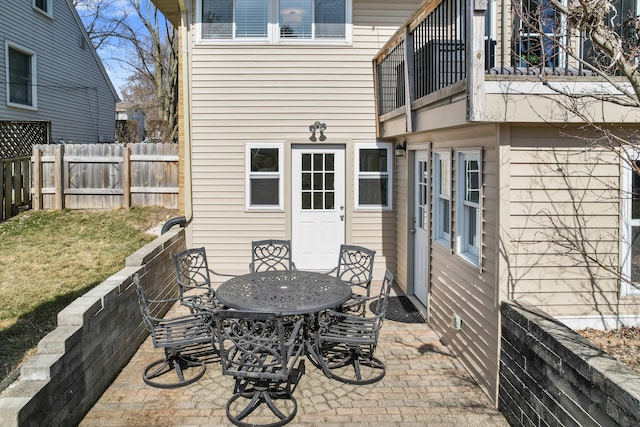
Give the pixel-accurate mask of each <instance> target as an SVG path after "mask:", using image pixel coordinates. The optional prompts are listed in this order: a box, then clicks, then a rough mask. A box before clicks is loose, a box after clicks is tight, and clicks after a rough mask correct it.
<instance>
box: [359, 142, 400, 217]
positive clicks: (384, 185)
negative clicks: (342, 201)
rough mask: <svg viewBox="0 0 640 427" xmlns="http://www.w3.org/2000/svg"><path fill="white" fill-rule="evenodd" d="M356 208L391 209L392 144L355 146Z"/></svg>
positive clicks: (362, 144)
mask: <svg viewBox="0 0 640 427" xmlns="http://www.w3.org/2000/svg"><path fill="white" fill-rule="evenodd" d="M355 148H356V152H355V158H356V167H355V173H356V177H355V182H356V187H355V206H356V208H360V209H363V208H364V209H367V208H373V209H380V208H383V209H390V208H391V190H392V189H393V186H392V182H391V176H392V175H391V160H392V158H393V156H392V153H391V148H392V146H391V144H388V143H376V142H372V143H359V144H356V146H355Z"/></svg>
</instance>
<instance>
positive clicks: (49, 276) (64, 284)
mask: <svg viewBox="0 0 640 427" xmlns="http://www.w3.org/2000/svg"><path fill="white" fill-rule="evenodd" d="M175 215H177V212H176V211H171V210H167V209H162V208H132V209H130V210H124V209H120V210H110V211H70V210H64V211H40V212H35V211H27V212H24V213H22V214H20V215H19V216H17V217H15V218H12V219H10V220H8V221H6V222H3V223H0V382H1V381H2V380H4V379H6V378H7V377H10V376H11V373H12V372H14V371H15V370H16V369H17V368H18V367H19V366H20V364H21V363H22V362H24V360H26V359H27V358H28V357H29V356H30V355H32V354H33V353H34V352H35V348H36V346H37V344H38V341H40V339H42V338H43V337H44V336H45V335H46V334H47V333H49V332H51V331H52V330H53V329H55V327H56V317H57V314H58V312H59V311H60V310H62V309H63V308H64V307H66V306H67V305H69V303H71V302H72V301H73V300H74V299H76V298H77V297H79V296H81V295H82V294H84V293H85V292H86V291H88V290H89V289H91V288H92V287H94V286H96V285H98V284H100V283H102V282H103V281H104V280H105V279H106V278H108V277H109V276H111V275H113V274H114V273H116V272H118V271H119V270H120V269H122V268H123V267H124V265H125V259H126V257H127V256H129V255H130V254H132V253H133V252H135V251H136V250H138V249H139V248H141V247H142V246H144V245H145V244H147V243H148V242H150V241H152V240H153V239H155V237H156V236H154V235H152V234H149V233H147V232H146V231H147V230H149V229H150V228H151V227H153V226H156V225H157V224H159V223H162V222H164V221H166V220H167V219H169V218H170V217H172V216H175ZM5 382H6V381H5Z"/></svg>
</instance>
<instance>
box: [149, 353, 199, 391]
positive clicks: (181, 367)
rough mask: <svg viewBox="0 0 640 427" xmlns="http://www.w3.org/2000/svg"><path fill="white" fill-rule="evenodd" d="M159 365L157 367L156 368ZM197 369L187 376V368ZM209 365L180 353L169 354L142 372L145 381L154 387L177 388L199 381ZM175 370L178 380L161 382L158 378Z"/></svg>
mask: <svg viewBox="0 0 640 427" xmlns="http://www.w3.org/2000/svg"><path fill="white" fill-rule="evenodd" d="M156 367H157V368H156ZM191 368H193V369H195V371H194V372H193V375H192V376H191V377H185V373H186V370H187V369H191ZM206 369H207V367H206V366H205V364H204V362H202V361H199V360H196V359H192V358H187V357H184V356H181V355H179V354H169V355H168V356H167V357H166V358H165V359H160V360H157V361H155V362H153V363H152V364H150V365H149V366H147V367H146V368H145V370H144V371H143V372H142V379H143V380H144V382H145V383H146V384H148V385H150V386H152V387H158V388H176V387H183V386H186V385H189V384H192V383H194V382H196V381H198V380H199V379H200V378H202V376H203V375H204V373H205V371H206ZM171 371H174V372H175V374H176V376H177V377H178V381H172V382H160V381H155V379H156V378H159V377H161V376H162V375H164V374H168V373H170V372H171Z"/></svg>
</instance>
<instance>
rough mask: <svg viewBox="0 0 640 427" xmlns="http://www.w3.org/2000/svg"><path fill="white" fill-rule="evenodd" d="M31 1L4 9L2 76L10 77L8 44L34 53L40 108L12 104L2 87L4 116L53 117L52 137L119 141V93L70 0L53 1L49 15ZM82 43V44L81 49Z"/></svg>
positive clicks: (0, 16) (0, 15)
mask: <svg viewBox="0 0 640 427" xmlns="http://www.w3.org/2000/svg"><path fill="white" fill-rule="evenodd" d="M31 4H32V2H31V1H30V0H24V1H20V2H17V1H12V2H10V6H9V7H2V8H0V76H1V80H2V81H3V82H4V81H5V80H6V69H5V68H6V60H5V54H6V50H5V42H9V43H13V44H16V45H18V46H20V47H23V48H25V49H29V50H30V51H33V52H35V55H36V72H37V85H38V87H37V102H38V109H37V111H32V110H27V109H22V108H16V107H8V106H7V103H6V99H7V95H6V89H7V87H6V84H4V83H3V84H1V85H0V120H46V121H51V132H52V139H53V141H59V140H60V139H64V140H65V141H67V142H69V141H72V142H77V143H92V142H98V141H99V140H100V139H102V140H104V141H105V142H109V141H113V140H114V139H115V103H116V99H117V95H116V93H115V92H114V90H113V87H112V86H111V82H110V81H108V77H107V76H106V73H105V72H104V69H103V68H102V64H101V63H100V62H99V58H98V56H97V55H96V53H95V51H94V50H93V49H92V47H91V46H89V45H88V44H87V43H83V42H85V41H86V39H85V36H84V34H85V30H84V28H83V27H82V26H81V24H80V23H79V20H78V19H77V14H76V12H75V10H74V9H73V7H72V6H71V5H70V4H69V2H68V0H53V16H52V17H51V18H50V17H48V16H45V15H43V14H41V13H39V12H38V11H36V10H34V9H33V8H32V6H31ZM83 46H84V48H83Z"/></svg>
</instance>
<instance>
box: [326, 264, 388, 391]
mask: <svg viewBox="0 0 640 427" xmlns="http://www.w3.org/2000/svg"><path fill="white" fill-rule="evenodd" d="M393 278H394V277H393V274H392V273H391V271H389V270H387V271H386V272H385V275H384V279H383V281H382V286H381V287H380V294H379V295H378V297H377V299H376V302H375V309H374V315H373V316H369V317H362V316H359V315H354V314H350V313H345V312H343V311H336V310H328V311H326V312H325V313H324V316H323V318H322V319H321V321H320V325H319V327H318V330H317V332H316V346H317V348H316V352H317V354H318V355H319V356H320V357H319V359H320V360H319V361H318V362H319V364H320V366H321V368H322V369H323V371H324V373H325V375H326V376H327V377H329V378H334V379H336V380H338V381H341V382H344V383H348V384H371V383H374V382H376V381H379V380H381V379H382V378H383V377H384V375H385V372H386V367H385V364H384V362H383V361H382V360H380V359H378V358H377V357H375V355H374V354H375V352H376V348H377V346H378V336H379V334H380V329H381V328H382V324H383V322H384V316H385V315H386V312H387V307H388V305H389V294H390V292H391V286H392V283H393Z"/></svg>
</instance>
